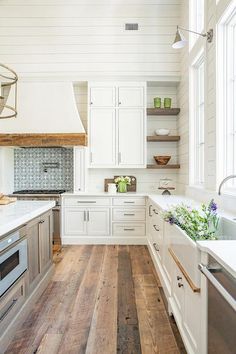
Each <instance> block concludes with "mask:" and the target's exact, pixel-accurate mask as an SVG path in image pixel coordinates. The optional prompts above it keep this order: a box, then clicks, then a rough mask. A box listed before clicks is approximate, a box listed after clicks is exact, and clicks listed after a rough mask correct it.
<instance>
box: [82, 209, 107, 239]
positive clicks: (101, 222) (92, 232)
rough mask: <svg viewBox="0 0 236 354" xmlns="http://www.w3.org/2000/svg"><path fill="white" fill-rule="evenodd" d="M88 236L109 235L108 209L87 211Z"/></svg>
mask: <svg viewBox="0 0 236 354" xmlns="http://www.w3.org/2000/svg"><path fill="white" fill-rule="evenodd" d="M87 223H88V236H107V235H109V209H102V208H97V209H90V208H89V209H87Z"/></svg>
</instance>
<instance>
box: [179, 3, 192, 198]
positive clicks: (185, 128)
mask: <svg viewBox="0 0 236 354" xmlns="http://www.w3.org/2000/svg"><path fill="white" fill-rule="evenodd" d="M181 10H182V11H181V17H180V25H181V26H183V27H185V28H188V27H189V1H188V0H182V7H181ZM184 35H185V37H186V38H187V37H188V36H187V34H186V33H184ZM180 55H181V57H180V62H181V81H180V84H179V86H178V90H177V97H178V105H179V107H180V109H181V111H180V114H179V119H178V133H179V135H180V136H181V140H180V142H179V149H178V155H179V163H180V166H181V169H180V171H179V174H178V188H179V192H180V193H184V192H185V187H186V186H187V185H188V183H189V66H188V65H189V58H188V47H187V46H186V47H185V48H184V49H181V50H180Z"/></svg>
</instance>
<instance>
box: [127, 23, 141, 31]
mask: <svg viewBox="0 0 236 354" xmlns="http://www.w3.org/2000/svg"><path fill="white" fill-rule="evenodd" d="M125 30H126V31H138V23H126V24H125Z"/></svg>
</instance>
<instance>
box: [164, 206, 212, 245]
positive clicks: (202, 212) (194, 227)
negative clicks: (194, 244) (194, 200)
mask: <svg viewBox="0 0 236 354" xmlns="http://www.w3.org/2000/svg"><path fill="white" fill-rule="evenodd" d="M163 218H164V220H165V221H166V222H169V223H170V224H171V225H172V224H176V225H178V226H179V227H180V228H181V229H182V230H184V231H185V232H186V234H187V235H188V236H189V237H190V238H191V239H192V240H194V241H198V240H216V239H217V235H216V231H217V229H218V226H219V217H218V215H217V205H216V203H215V202H214V200H213V199H212V200H211V201H210V203H209V204H207V205H206V204H202V205H201V208H200V209H199V210H198V209H194V208H191V207H190V206H188V205H184V204H181V205H177V206H173V207H171V208H170V209H169V210H167V211H165V212H164V213H163Z"/></svg>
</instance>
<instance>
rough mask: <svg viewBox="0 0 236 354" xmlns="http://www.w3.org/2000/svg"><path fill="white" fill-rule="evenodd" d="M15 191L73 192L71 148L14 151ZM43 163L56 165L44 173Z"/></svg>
mask: <svg viewBox="0 0 236 354" xmlns="http://www.w3.org/2000/svg"><path fill="white" fill-rule="evenodd" d="M14 160H15V162H14V170H15V180H14V187H15V190H21V189H66V190H67V191H70V190H73V149H72V148H24V149H15V151H14ZM44 163H56V164H55V166H54V167H57V168H50V167H49V168H47V172H45V171H44V165H43V164H44Z"/></svg>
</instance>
